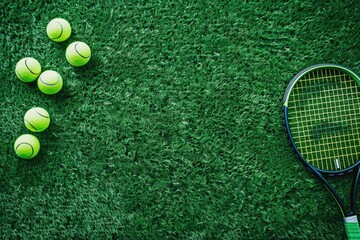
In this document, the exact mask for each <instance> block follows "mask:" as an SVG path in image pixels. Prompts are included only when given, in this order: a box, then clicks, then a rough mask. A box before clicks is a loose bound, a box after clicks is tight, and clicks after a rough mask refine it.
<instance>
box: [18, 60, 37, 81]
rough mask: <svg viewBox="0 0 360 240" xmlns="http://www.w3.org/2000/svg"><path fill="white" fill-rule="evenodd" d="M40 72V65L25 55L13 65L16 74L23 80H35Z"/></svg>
mask: <svg viewBox="0 0 360 240" xmlns="http://www.w3.org/2000/svg"><path fill="white" fill-rule="evenodd" d="M40 73H41V65H40V63H39V62H38V61H37V60H36V59H35V58H31V57H26V58H23V59H21V60H20V61H18V63H17V64H16V67H15V74H16V76H17V77H18V78H19V79H20V80H21V81H23V82H33V81H35V80H36V79H37V78H38V77H39V75H40Z"/></svg>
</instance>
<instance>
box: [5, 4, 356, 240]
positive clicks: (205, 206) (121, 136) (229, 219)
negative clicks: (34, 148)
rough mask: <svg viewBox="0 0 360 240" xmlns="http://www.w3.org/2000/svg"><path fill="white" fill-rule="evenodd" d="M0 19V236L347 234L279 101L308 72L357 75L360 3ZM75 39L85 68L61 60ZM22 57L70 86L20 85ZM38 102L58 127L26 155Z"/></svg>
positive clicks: (54, 7)
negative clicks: (54, 35)
mask: <svg viewBox="0 0 360 240" xmlns="http://www.w3.org/2000/svg"><path fill="white" fill-rule="evenodd" d="M70 2H71V4H70ZM265 2H266V3H265ZM270 2H271V3H270ZM0 14H1V18H0V40H1V41H0V44H1V45H0V47H1V55H0V60H1V64H0V69H1V82H2V84H1V89H0V110H1V112H0V143H1V144H0V150H1V154H2V158H1V160H0V222H1V224H0V238H4V239H10V238H12V239H49V238H52V237H55V238H63V239H189V240H190V239H191V240H205V239H228V240H230V239H312V238H318V239H341V238H343V239H344V238H345V231H344V227H343V224H342V218H341V215H340V213H339V210H338V209H337V206H336V204H335V203H334V201H333V199H331V197H330V195H329V194H328V193H327V192H326V191H325V189H324V187H323V186H321V185H320V184H318V182H317V181H316V180H314V179H313V178H311V177H310V175H309V174H308V173H307V172H306V171H305V170H304V168H303V167H302V166H301V164H300V163H299V162H298V160H297V159H296V158H295V157H294V155H293V154H292V152H291V149H290V147H289V146H288V144H287V140H286V137H285V134H284V132H283V125H282V111H281V106H282V104H281V99H282V96H283V94H284V91H285V88H286V86H287V84H288V82H289V81H290V80H291V78H292V77H293V76H294V75H295V74H296V73H297V72H298V71H300V70H301V69H303V68H305V67H308V66H310V65H312V64H316V63H323V62H330V63H338V64H342V65H345V66H348V67H350V68H353V69H354V70H355V71H360V67H359V66H360V48H359V43H360V41H359V36H358V33H359V32H360V24H359V22H360V2H359V1H356V0H353V1H351V0H348V1H332V3H325V1H318V0H303V1H290V2H288V3H285V2H284V3H278V2H277V1H264V3H258V2H257V1H227V2H225V1H217V0H215V1H182V0H180V1H170V0H165V1H159V0H158V1H142V0H141V1H140V0H139V1H104V3H103V4H98V3H95V2H87V1H78V0H74V1H65V0H59V1H56V3H46V1H43V2H42V3H39V2H36V1H33V2H32V3H29V2H28V1H15V2H14V1H9V0H5V1H2V2H1V3H0ZM54 17H63V18H66V19H67V20H68V21H69V22H70V24H71V25H72V28H73V34H72V36H71V37H70V39H69V40H68V41H66V42H64V43H55V42H52V41H51V40H49V39H48V38H47V35H46V31H45V29H46V25H47V23H48V22H49V21H50V20H51V19H52V18H54ZM77 40H79V41H84V42H86V43H88V44H89V46H90V47H91V48H92V52H93V55H92V58H91V60H90V62H89V64H88V65H86V66H84V67H81V68H75V67H72V66H70V65H69V64H68V63H67V61H66V59H65V49H66V46H67V45H68V44H70V43H71V42H72V41H77ZM25 56H32V57H34V58H36V59H38V60H39V62H40V63H41V64H42V68H43V70H47V69H52V70H56V71H58V72H59V73H60V74H61V75H62V77H63V79H64V88H63V90H62V91H61V92H60V93H58V94H57V95H54V96H46V95H44V94H42V93H41V92H40V91H39V90H38V89H37V86H36V84H25V83H23V82H20V81H19V80H18V79H17V78H16V76H15V73H14V68H15V65H16V62H17V61H18V60H20V59H21V58H22V57H25ZM33 106H41V107H44V108H46V109H47V110H48V111H49V113H50V115H51V120H52V122H51V125H50V127H49V129H47V130H46V132H43V133H39V134H35V135H36V136H37V137H38V138H39V140H40V141H41V152H40V154H39V155H38V157H37V158H36V159H34V160H32V161H23V160H20V159H18V158H17V157H16V155H15V153H14V151H13V143H14V141H15V139H16V138H17V137H18V136H19V135H20V134H23V133H28V132H29V131H28V130H27V129H26V128H25V126H24V125H23V123H22V118H23V115H24V113H25V112H26V110H28V109H29V108H31V107H33ZM336 185H337V186H338V187H340V188H341V189H343V188H344V187H345V186H347V184H345V183H340V184H336ZM345 193H346V192H345ZM345 193H344V194H345ZM345 195H346V194H345Z"/></svg>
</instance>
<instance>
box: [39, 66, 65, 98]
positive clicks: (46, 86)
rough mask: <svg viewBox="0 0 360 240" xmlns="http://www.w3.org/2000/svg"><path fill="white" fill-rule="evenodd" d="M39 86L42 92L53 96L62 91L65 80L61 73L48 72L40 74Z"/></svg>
mask: <svg viewBox="0 0 360 240" xmlns="http://www.w3.org/2000/svg"><path fill="white" fill-rule="evenodd" d="M37 85H38V87H39V89H40V91H41V92H43V93H45V94H49V95H51V94H55V93H57V92H59V91H60V90H61V88H62V86H63V80H62V78H61V76H60V74H59V73H57V72H55V71H53V70H46V71H44V72H43V73H41V74H40V76H39V79H38V81H37Z"/></svg>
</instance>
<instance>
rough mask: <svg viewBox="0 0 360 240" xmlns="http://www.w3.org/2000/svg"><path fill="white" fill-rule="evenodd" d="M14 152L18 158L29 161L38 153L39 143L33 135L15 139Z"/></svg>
mask: <svg viewBox="0 0 360 240" xmlns="http://www.w3.org/2000/svg"><path fill="white" fill-rule="evenodd" d="M14 150H15V153H16V154H17V155H18V156H19V157H21V158H24V159H31V158H33V157H35V156H36V155H37V154H38V153H39V150H40V142H39V140H38V139H37V138H36V137H35V136H34V135H31V134H24V135H21V136H20V137H18V139H16V141H15V143H14Z"/></svg>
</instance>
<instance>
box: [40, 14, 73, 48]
mask: <svg viewBox="0 0 360 240" xmlns="http://www.w3.org/2000/svg"><path fill="white" fill-rule="evenodd" d="M46 33H47V35H48V36H49V38H50V39H51V40H53V41H55V42H63V41H65V40H67V39H68V38H69V37H70V35H71V26H70V24H69V22H68V21H66V20H65V19H63V18H55V19H53V20H51V21H50V22H49V23H48V25H47V27H46Z"/></svg>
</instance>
